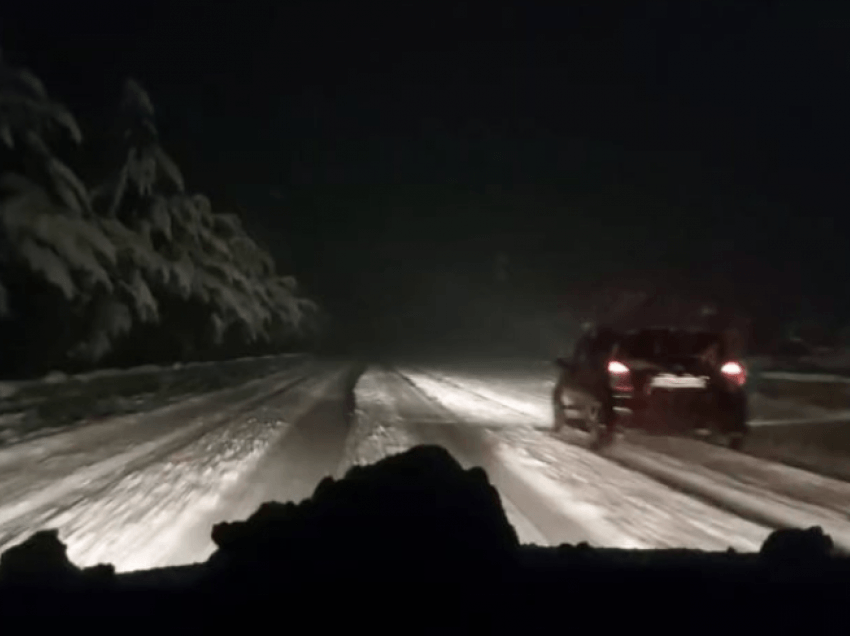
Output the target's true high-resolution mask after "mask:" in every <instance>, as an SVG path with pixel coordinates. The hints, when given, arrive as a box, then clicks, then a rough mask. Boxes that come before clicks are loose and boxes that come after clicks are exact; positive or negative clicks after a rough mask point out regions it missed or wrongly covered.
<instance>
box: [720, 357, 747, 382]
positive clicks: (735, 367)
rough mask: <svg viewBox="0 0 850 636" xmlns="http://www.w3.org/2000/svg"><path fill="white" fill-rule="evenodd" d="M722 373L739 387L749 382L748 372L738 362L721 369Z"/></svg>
mask: <svg viewBox="0 0 850 636" xmlns="http://www.w3.org/2000/svg"><path fill="white" fill-rule="evenodd" d="M720 373H722V374H723V375H724V376H725V377H727V378H729V379H730V380H732V381H733V382H734V383H735V384H737V385H738V386H743V384H744V382H746V381H747V372H746V371H745V370H744V367H743V366H741V365H740V364H738V363H737V362H727V363H725V364H724V365H723V366H722V367H720Z"/></svg>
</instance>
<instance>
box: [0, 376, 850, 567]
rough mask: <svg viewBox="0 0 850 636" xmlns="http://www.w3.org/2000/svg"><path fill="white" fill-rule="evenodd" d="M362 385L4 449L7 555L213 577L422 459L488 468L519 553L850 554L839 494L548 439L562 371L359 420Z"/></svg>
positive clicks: (328, 386) (684, 458)
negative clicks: (365, 474)
mask: <svg viewBox="0 0 850 636" xmlns="http://www.w3.org/2000/svg"><path fill="white" fill-rule="evenodd" d="M352 369H353V367H352V365H350V364H345V363H341V362H331V361H316V360H306V361H305V362H304V364H300V365H297V366H294V367H287V368H286V369H284V370H281V371H279V372H277V373H273V374H271V375H268V376H266V377H263V378H261V379H258V380H254V381H251V382H248V383H246V384H243V385H240V386H237V387H235V388H227V389H223V390H220V391H216V392H211V393H208V394H204V395H199V396H194V397H191V398H189V399H185V400H183V401H181V402H178V403H176V404H172V405H169V406H166V407H164V408H160V409H157V410H154V411H150V412H146V413H143V414H137V415H132V414H130V415H123V416H120V417H113V418H110V419H106V420H101V421H98V422H96V423H91V424H87V425H85V426H79V427H75V428H73V429H69V430H65V431H59V432H56V433H53V434H50V435H46V436H44V437H40V438H38V439H33V440H31V441H28V442H21V443H18V444H13V445H11V446H7V447H5V448H3V449H2V450H0V550H2V549H5V548H7V547H9V546H11V545H14V544H15V543H18V542H20V541H22V540H23V539H25V538H26V537H28V536H29V535H31V534H32V533H33V532H34V531H36V530H38V529H42V528H58V529H59V534H60V537H61V538H62V540H63V541H65V542H66V544H67V545H68V552H69V557H70V558H71V559H72V560H73V561H74V562H75V563H77V564H79V565H83V566H89V565H94V564H96V563H103V562H108V563H113V564H114V565H115V566H116V569H117V570H118V571H128V570H135V569H148V568H152V567H161V566H167V565H179V564H186V563H192V562H196V561H202V560H205V559H206V558H208V557H209V555H210V554H211V553H212V552H213V550H214V545H213V544H212V542H211V540H210V530H211V527H212V525H213V524H214V523H216V522H218V521H224V520H235V519H244V518H246V517H247V516H249V515H250V514H251V513H252V512H253V511H254V510H256V508H257V507H258V506H259V505H260V503H262V502H263V501H269V500H278V501H300V500H302V499H304V498H307V497H309V496H310V495H311V494H312V492H313V489H314V488H315V486H316V485H317V484H318V482H319V481H320V480H321V478H322V477H324V476H325V475H334V476H337V477H341V476H342V475H343V474H344V473H345V471H346V470H347V469H348V468H349V467H350V466H352V465H353V464H362V463H372V462H375V461H377V460H378V459H380V458H381V457H384V456H386V455H388V454H394V453H398V452H402V451H404V450H406V449H407V448H410V447H411V446H414V445H416V444H420V443H436V444H440V445H442V446H444V447H445V448H447V449H448V450H449V451H450V452H451V453H452V454H453V455H454V456H455V457H456V458H457V459H458V461H460V462H461V464H463V465H464V466H467V467H468V466H473V465H477V466H482V467H483V468H485V470H486V471H487V473H488V475H489V476H490V479H491V481H492V482H493V484H494V485H495V486H496V488H497V490H498V491H499V493H500V496H501V498H502V502H503V505H504V508H505V511H506V513H507V515H508V518H509V519H510V521H511V523H512V524H513V525H514V526H515V528H516V529H517V532H518V534H519V536H520V539H521V540H522V541H523V542H525V543H535V544H540V545H557V544H560V543H564V542H569V543H576V542H580V541H587V542H588V543H590V544H592V545H599V546H611V547H628V548H633V547H637V548H660V547H692V548H702V549H708V550H719V549H725V548H727V547H730V546H731V547H734V548H736V549H739V550H745V551H750V550H755V549H757V548H758V547H759V545H760V544H761V543H762V541H763V540H764V539H765V537H766V536H767V534H768V533H769V532H770V531H771V530H772V529H773V528H775V527H782V526H809V525H815V524H817V525H822V526H823V527H824V529H825V530H826V531H827V532H829V533H830V534H832V535H833V538H834V539H835V540H836V542H837V543H838V544H839V545H842V546H845V547H850V517H848V513H847V511H848V510H850V485H848V484H847V483H845V482H844V481H841V480H838V479H830V478H827V477H823V476H818V475H816V474H814V473H812V472H809V471H804V470H800V469H798V468H793V467H790V466H788V465H785V464H781V463H777V462H774V461H768V460H766V459H761V458H757V457H751V456H748V455H746V454H742V453H733V452H731V451H728V450H726V449H722V448H718V447H714V446H709V445H707V444H704V443H702V442H698V441H694V440H681V439H676V440H672V439H668V438H652V439H648V438H647V439H642V438H639V437H629V438H626V439H622V440H620V442H619V443H618V444H617V445H616V446H615V447H613V448H612V449H609V450H607V451H605V452H603V453H596V452H593V451H591V450H589V449H588V448H587V440H586V439H584V438H583V434H581V433H578V432H574V431H569V432H566V433H564V434H560V435H558V436H555V435H552V434H551V433H550V432H549V431H548V430H547V427H548V425H549V423H550V420H549V418H550V417H551V410H550V408H549V403H548V400H549V397H548V392H549V391H551V383H552V382H553V381H554V377H553V373H552V371H551V367H544V366H540V368H539V369H537V368H527V369H516V368H514V369H507V370H506V369H504V368H503V369H501V370H498V369H495V370H494V369H493V367H492V365H491V366H490V367H488V368H474V367H466V368H465V369H464V370H459V369H458V368H454V369H452V368H449V367H445V368H442V367H441V368H436V367H432V368H427V369H423V368H418V367H407V366H401V367H397V368H383V367H380V366H373V367H370V368H369V369H367V371H366V372H365V373H364V374H363V375H362V376H361V377H360V379H359V381H358V382H357V386H356V390H355V397H356V410H355V417H354V418H353V419H350V418H348V417H346V411H347V406H348V400H347V399H346V395H347V391H348V389H349V388H350V378H351V370H352ZM774 406H775V405H774ZM777 412H778V411H777ZM773 415H776V413H774V414H773ZM791 415H793V416H796V415H799V414H796V413H794V414H791Z"/></svg>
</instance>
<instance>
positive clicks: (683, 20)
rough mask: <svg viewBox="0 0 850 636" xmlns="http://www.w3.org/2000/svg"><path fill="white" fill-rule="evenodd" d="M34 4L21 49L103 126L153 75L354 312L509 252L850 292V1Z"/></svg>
mask: <svg viewBox="0 0 850 636" xmlns="http://www.w3.org/2000/svg"><path fill="white" fill-rule="evenodd" d="M12 4H13V3H12V2H11V1H10V2H8V3H6V5H12ZM15 4H17V5H18V6H4V8H3V9H2V10H0V20H2V22H0V45H2V46H3V48H4V50H5V52H6V55H7V56H8V57H9V58H11V61H12V62H13V63H16V64H23V65H26V66H29V67H31V68H32V69H33V70H34V71H35V72H36V74H38V75H39V76H40V77H41V78H42V79H43V80H44V81H45V83H46V85H47V87H48V89H49V90H50V91H51V92H52V94H53V95H54V96H56V97H57V98H59V99H62V100H63V101H65V102H66V103H67V104H69V105H70V106H71V107H72V109H73V110H74V111H75V113H76V114H77V115H78V117H79V119H80V120H81V121H82V123H83V125H84V127H85V130H86V131H87V132H88V133H89V137H90V138H91V139H92V140H93V141H94V142H96V143H99V142H100V141H102V140H103V138H104V137H105V136H106V134H107V133H108V121H109V118H110V114H111V113H112V112H114V110H113V109H114V107H115V105H116V103H117V98H118V95H119V89H120V82H121V80H122V78H123V77H124V76H126V75H134V76H135V77H137V78H138V79H140V80H141V81H142V83H143V84H144V85H146V86H147V88H148V89H149V91H150V93H151V95H152V97H153V100H154V103H155V104H156V105H157V107H158V110H159V116H160V120H159V123H160V129H161V132H162V133H163V136H164V139H165V142H166V144H167V146H168V148H169V149H170V150H171V152H172V155H173V156H174V157H175V158H176V159H177V161H178V163H179V164H180V165H181V166H182V168H183V170H184V173H185V175H186V177H187V181H188V183H189V184H190V185H191V186H192V187H194V188H196V189H198V190H201V191H205V192H208V193H209V194H210V195H211V196H212V197H213V199H214V201H217V202H220V203H221V204H222V205H225V204H227V203H229V202H231V201H238V202H240V203H241V204H242V206H243V207H244V208H245V210H246V214H247V216H248V223H249V225H250V226H251V227H252V228H255V229H256V230H257V231H258V232H259V233H260V234H261V239H262V240H264V241H265V242H266V243H267V244H269V246H270V247H271V248H272V249H273V251H274V252H275V253H276V255H277V256H278V257H279V260H280V261H281V262H282V264H284V265H285V267H289V268H291V269H294V271H295V272H296V273H297V274H299V275H300V276H301V278H302V279H303V280H304V281H305V282H306V283H307V285H308V286H309V288H311V289H312V290H314V291H315V292H316V293H318V294H319V295H320V296H321V297H322V298H323V299H324V300H325V301H326V302H327V304H328V306H329V307H331V308H332V309H335V310H337V311H338V312H342V313H343V314H347V315H351V316H359V317H360V318H362V319H363V320H364V321H369V320H372V319H374V318H375V316H377V315H378V314H380V313H381V312H385V311H386V309H387V307H389V306H391V305H392V304H393V303H395V302H398V301H397V296H398V292H399V291H400V290H401V289H402V288H403V287H404V286H405V285H412V284H413V283H409V282H408V283H405V279H404V276H403V275H402V274H400V272H406V271H408V270H409V271H415V270H422V269H425V270H426V271H427V270H428V268H429V267H435V268H436V267H438V266H439V267H446V266H452V267H455V268H457V269H458V271H460V270H462V269H463V268H464V267H467V268H476V267H484V268H485V269H486V267H488V263H489V262H490V261H492V258H493V255H494V254H495V252H496V250H499V249H504V250H506V251H507V252H509V253H510V254H512V255H514V257H515V259H518V260H519V261H520V262H527V263H535V262H538V261H539V262H540V263H542V262H544V260H545V262H546V263H548V264H549V265H548V267H549V268H550V269H549V272H550V277H556V276H557V272H559V271H565V270H566V269H568V268H569V269H570V270H571V275H572V276H573V277H576V273H575V270H576V269H578V270H580V271H582V272H585V271H586V272H588V275H590V273H592V272H599V271H604V270H605V268H607V269H612V270H617V269H621V270H630V269H634V268H642V267H658V266H659V264H662V263H663V264H665V266H666V267H670V268H678V269H679V270H682V271H691V270H688V269H683V268H691V269H692V270H693V271H705V270H707V269H712V270H714V271H728V272H729V275H730V276H734V277H736V278H738V279H740V280H744V279H745V278H746V273H747V272H750V276H751V277H752V278H753V279H756V280H760V281H763V282H765V285H764V288H763V290H762V291H763V293H765V294H770V293H787V294H795V293H799V289H805V290H806V291H807V293H810V294H812V295H813V296H815V297H817V298H823V299H829V298H835V297H839V298H840V301H839V302H843V303H844V305H841V306H839V305H838V304H836V305H835V306H834V307H831V306H829V305H828V304H827V305H825V306H826V307H827V309H836V310H839V309H840V310H847V309H848V308H847V307H846V303H847V301H846V298H845V297H846V296H847V295H846V294H843V293H839V294H835V293H833V292H834V289H835V286H836V285H838V286H839V289H841V290H843V289H844V285H845V283H844V278H845V275H846V272H847V270H848V264H850V257H848V254H847V249H846V236H847V235H848V229H850V227H848V225H850V223H848V220H847V214H846V209H847V207H848V200H847V199H848V194H847V186H846V184H847V178H846V175H847V173H848V168H850V166H848V152H847V149H848V147H850V145H849V144H848V142H850V124H848V113H850V93H848V86H850V6H848V7H847V8H842V4H846V3H819V2H816V1H814V0H807V1H801V2H768V1H766V0H759V1H745V0H736V1H713V2H699V1H691V2H682V1H681V0H679V1H671V2H621V3H613V2H602V1H599V0H596V1H593V2H585V3H579V2H570V3H551V2H550V3H539V4H540V6H539V7H535V6H534V5H535V4H536V3H534V2H530V1H529V2H522V3H520V2H516V3H513V8H503V7H509V6H510V5H508V4H506V3H496V2H494V3H482V4H472V3H468V4H464V3H455V6H454V8H451V9H446V8H445V7H447V6H449V5H441V4H439V3H401V2H398V3H392V4H390V3H384V4H381V5H370V4H369V3H354V2H345V3H343V2H336V3H327V2H319V1H313V2H307V3H298V2H290V1H286V2H268V3H266V2H250V1H245V2H239V3H233V2H213V1H212V0H207V1H200V2H194V1H192V2H190V1H184V2H179V3H173V4H167V3H157V2H144V3H141V2H116V3H111V5H110V4H107V3H97V4H94V3H90V2H77V3H60V2H53V3H45V2H41V1H38V0H34V1H29V2H23V3H15ZM559 4H563V5H567V7H568V8H564V7H559V8H554V7H556V5H559ZM112 5H114V6H112ZM83 172H85V171H83ZM273 190H275V191H277V192H279V193H280V196H281V199H275V198H274V197H272V196H271V194H270V193H271V191H273ZM535 259H537V260H535ZM751 263H758V264H759V268H758V269H756V268H755V267H754V266H751V265H750V264H751ZM482 264H483V265H482ZM724 267H725V268H727V269H726V270H724V269H723V268H724ZM763 271H768V272H773V274H774V275H773V278H772V279H771V280H769V281H765V279H764V278H763ZM756 272H757V273H756ZM411 280H412V279H411ZM741 284H744V283H743V282H742V283H741ZM795 286H796V287H795ZM393 290H395V291H393ZM786 290H787V291H786ZM394 294H395V296H394ZM394 298H395V299H396V300H394ZM824 302H827V301H826V300H825V301H824ZM410 307H411V308H414V307H415V305H410Z"/></svg>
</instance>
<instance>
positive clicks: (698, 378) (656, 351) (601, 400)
mask: <svg viewBox="0 0 850 636" xmlns="http://www.w3.org/2000/svg"><path fill="white" fill-rule="evenodd" d="M558 364H559V366H560V367H561V373H560V377H559V379H558V382H557V383H556V385H555V390H554V393H553V406H554V420H555V421H554V428H555V430H558V429H560V428H561V427H562V426H564V425H572V426H577V427H579V428H583V429H585V430H588V431H590V432H592V433H594V434H595V435H596V438H597V443H598V444H604V443H608V442H610V441H611V440H612V439H613V434H614V431H615V429H617V428H619V427H622V428H638V429H642V430H645V431H649V432H659V433H685V432H694V431H704V432H708V433H710V434H712V435H713V436H714V437H715V439H718V438H719V439H720V440H722V441H723V443H724V444H726V445H728V446H729V447H730V448H733V449H738V448H740V447H741V445H742V443H743V440H744V438H745V436H746V434H747V431H748V426H747V395H746V393H745V391H744V384H745V382H746V377H747V374H746V371H745V369H744V366H743V364H742V363H741V361H739V360H736V359H734V358H732V357H730V356H729V353H728V347H726V344H725V340H724V337H723V334H722V333H719V332H712V331H704V330H686V329H670V328H653V329H640V330H635V331H629V332H617V331H614V330H612V329H604V328H603V329H599V330H597V331H595V332H593V333H591V334H588V335H587V336H585V337H584V338H582V339H581V340H580V341H579V342H578V344H577V345H576V348H575V351H574V353H573V356H572V358H571V359H566V358H559V359H558Z"/></svg>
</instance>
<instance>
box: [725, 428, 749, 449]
mask: <svg viewBox="0 0 850 636" xmlns="http://www.w3.org/2000/svg"><path fill="white" fill-rule="evenodd" d="M745 439H746V433H745V432H736V433H730V434H729V438H728V440H727V442H726V445H727V446H728V447H729V448H730V449H731V450H735V451H739V450H741V448H743V446H744V440H745Z"/></svg>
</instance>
